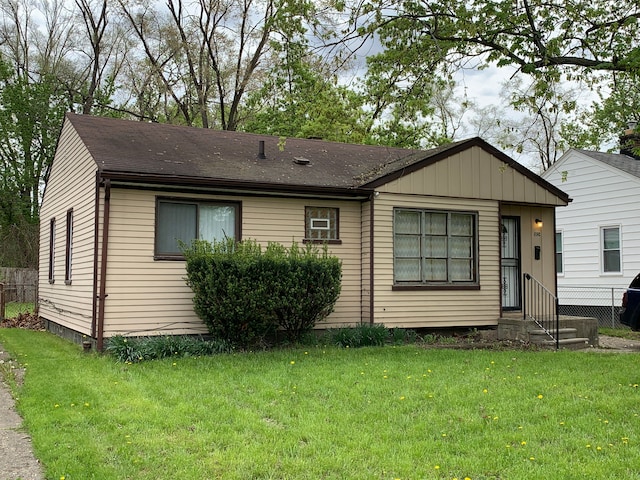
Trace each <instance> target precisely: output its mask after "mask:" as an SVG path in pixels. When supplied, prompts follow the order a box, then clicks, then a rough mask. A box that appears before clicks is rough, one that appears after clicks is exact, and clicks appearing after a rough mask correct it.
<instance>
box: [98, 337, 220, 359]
mask: <svg viewBox="0 0 640 480" xmlns="http://www.w3.org/2000/svg"><path fill="white" fill-rule="evenodd" d="M105 350H106V351H107V353H109V354H111V355H113V356H114V357H115V358H116V359H117V360H118V361H121V362H126V363H137V362H141V361H143V360H154V359H158V358H167V357H198V356H204V355H214V354H217V353H228V352H231V351H232V348H231V346H230V345H229V344H228V343H227V342H225V341H223V340H204V339H202V338H200V337H188V336H179V335H165V336H158V337H134V338H131V337H123V336H121V335H118V336H115V337H111V338H110V339H109V340H108V341H107V345H106V347H105Z"/></svg>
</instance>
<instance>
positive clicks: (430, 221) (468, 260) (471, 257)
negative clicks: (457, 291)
mask: <svg viewBox="0 0 640 480" xmlns="http://www.w3.org/2000/svg"><path fill="white" fill-rule="evenodd" d="M476 223H477V214H475V213H467V212H447V211H430V210H413V209H411V210H410V209H400V208H397V209H395V210H394V223H393V251H394V267H393V271H394V279H395V283H396V285H412V284H413V285H420V284H425V285H447V284H449V285H454V284H455V285H464V284H468V285H473V284H477V251H478V244H477V242H478V237H477V233H476Z"/></svg>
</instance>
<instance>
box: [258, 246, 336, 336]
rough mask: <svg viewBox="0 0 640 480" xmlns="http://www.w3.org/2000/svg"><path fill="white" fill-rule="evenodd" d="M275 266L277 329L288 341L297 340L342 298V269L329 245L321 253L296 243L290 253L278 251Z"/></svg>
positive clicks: (325, 315)
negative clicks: (276, 272) (284, 333)
mask: <svg viewBox="0 0 640 480" xmlns="http://www.w3.org/2000/svg"><path fill="white" fill-rule="evenodd" d="M267 251H269V248H267ZM274 266H275V268H276V269H277V271H278V274H277V276H276V277H275V278H276V280H277V281H276V282H275V288H274V292H273V294H274V296H275V298H276V299H277V301H276V302H275V305H274V312H275V315H276V319H277V322H278V327H280V328H281V329H283V330H284V331H285V332H286V334H287V336H288V337H289V340H292V341H297V340H299V339H300V338H301V337H302V335H304V334H306V333H308V332H310V331H311V330H312V329H313V327H314V326H315V325H316V323H317V322H319V321H320V320H322V319H323V318H325V317H327V316H328V315H329V314H330V313H331V312H332V311H333V308H334V305H335V303H336V300H337V299H338V296H339V295H340V290H341V283H340V282H341V276H342V266H341V264H340V260H339V259H338V258H336V257H332V256H330V255H329V254H328V251H327V248H326V246H325V248H324V249H323V251H322V252H320V251H319V250H318V249H317V248H315V247H314V246H313V245H311V244H307V245H306V248H304V249H300V248H298V245H297V244H296V243H295V242H294V243H293V245H292V246H291V248H290V249H289V250H288V251H283V252H278V254H277V256H276V257H274Z"/></svg>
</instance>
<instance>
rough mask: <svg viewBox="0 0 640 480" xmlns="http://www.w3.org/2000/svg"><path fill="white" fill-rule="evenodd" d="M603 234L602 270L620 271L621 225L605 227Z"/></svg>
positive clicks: (608, 271)
mask: <svg viewBox="0 0 640 480" xmlns="http://www.w3.org/2000/svg"><path fill="white" fill-rule="evenodd" d="M601 236H602V271H603V272H604V273H620V272H621V271H622V270H621V265H620V227H604V228H602V229H601Z"/></svg>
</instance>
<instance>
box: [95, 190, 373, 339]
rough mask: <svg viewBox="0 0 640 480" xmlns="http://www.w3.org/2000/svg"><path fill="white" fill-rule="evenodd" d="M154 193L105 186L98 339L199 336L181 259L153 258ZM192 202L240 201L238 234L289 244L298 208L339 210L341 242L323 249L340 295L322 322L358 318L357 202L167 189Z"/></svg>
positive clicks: (298, 231) (296, 236) (299, 229)
mask: <svg viewBox="0 0 640 480" xmlns="http://www.w3.org/2000/svg"><path fill="white" fill-rule="evenodd" d="M156 196H163V197H166V196H167V194H166V192H162V191H149V190H133V189H119V188H113V189H112V191H111V222H110V231H109V261H108V264H107V285H106V287H107V288H106V290H107V291H106V293H107V294H108V297H107V299H106V302H105V330H104V335H105V337H110V336H113V335H116V334H125V335H157V334H166V333H170V334H182V333H206V327H205V326H204V324H203V323H202V321H201V320H200V319H199V318H198V317H197V316H196V314H195V313H194V311H193V303H192V292H191V289H190V288H189V287H188V286H187V285H186V283H185V280H184V278H185V275H186V273H185V264H184V261H170V260H154V258H153V255H154V232H155V225H154V224H155V205H156ZM171 196H172V197H176V198H179V197H184V198H194V199H199V200H205V199H213V200H230V201H240V202H241V203H242V207H241V208H242V238H243V239H249V238H251V239H254V240H256V241H257V242H258V243H260V244H261V245H263V246H266V245H267V243H268V242H279V243H282V244H284V245H286V246H289V245H291V242H292V241H294V240H295V241H296V242H298V243H299V244H300V245H302V240H303V238H304V218H305V217H304V208H305V206H327V207H337V208H339V222H340V223H339V227H340V239H341V240H342V244H341V245H331V246H330V249H329V250H330V252H331V253H332V254H335V255H336V256H338V257H339V258H341V260H342V293H341V295H340V298H339V299H338V302H337V304H336V308H335V312H334V313H332V314H331V315H330V316H329V317H328V319H327V320H326V321H325V322H324V323H323V326H324V327H329V326H337V325H344V324H353V323H357V322H359V321H360V315H361V307H360V295H361V284H360V273H361V272H360V258H361V247H360V228H361V225H360V202H348V201H329V200H310V199H309V200H302V199H284V198H276V197H257V196H256V197H253V196H251V197H244V196H243V197H237V196H223V195H202V194H172V195H171Z"/></svg>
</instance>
